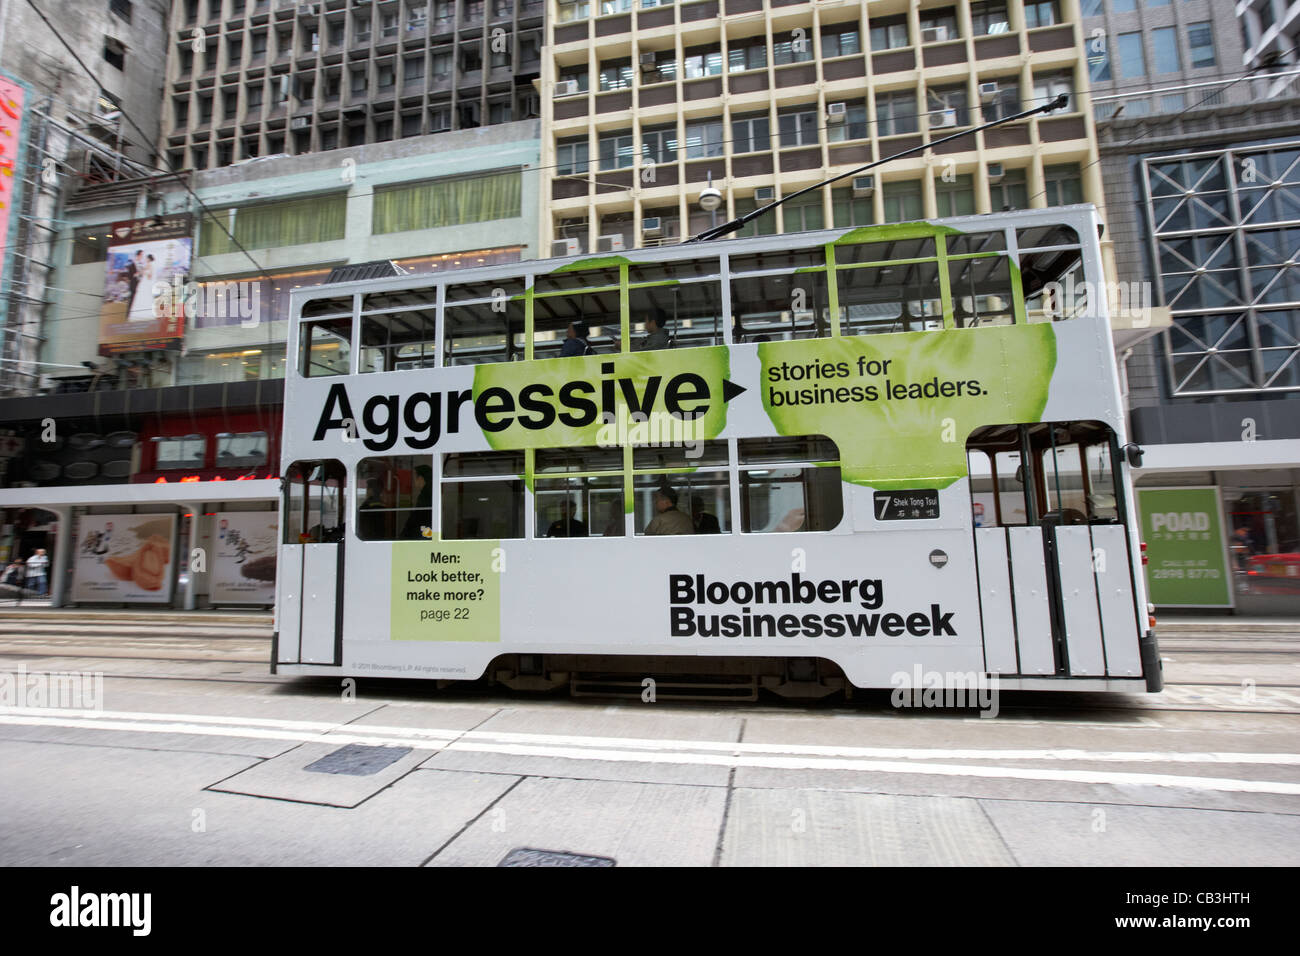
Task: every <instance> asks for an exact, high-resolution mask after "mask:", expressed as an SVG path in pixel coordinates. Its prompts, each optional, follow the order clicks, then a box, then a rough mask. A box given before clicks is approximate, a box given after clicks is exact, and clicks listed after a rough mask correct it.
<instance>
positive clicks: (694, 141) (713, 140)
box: [686, 120, 722, 159]
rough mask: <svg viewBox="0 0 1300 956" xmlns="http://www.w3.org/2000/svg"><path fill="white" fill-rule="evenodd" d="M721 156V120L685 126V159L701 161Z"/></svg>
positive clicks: (697, 122)
mask: <svg viewBox="0 0 1300 956" xmlns="http://www.w3.org/2000/svg"><path fill="white" fill-rule="evenodd" d="M721 155H722V120H707V121H696V122H694V123H687V124H686V158H687V159H703V158H706V157H710V156H721Z"/></svg>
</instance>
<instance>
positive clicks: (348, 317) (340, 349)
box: [298, 295, 352, 378]
mask: <svg viewBox="0 0 1300 956" xmlns="http://www.w3.org/2000/svg"><path fill="white" fill-rule="evenodd" d="M302 319H303V321H302V324H301V325H300V326H299V329H298V349H299V357H298V368H299V370H300V371H301V373H302V376H303V377H304V378H320V377H322V376H329V375H347V374H348V372H349V371H350V370H351V363H352V296H350V295H349V296H343V297H339V298H332V299H312V300H311V301H309V302H307V303H306V304H305V305H304V306H303V310H302Z"/></svg>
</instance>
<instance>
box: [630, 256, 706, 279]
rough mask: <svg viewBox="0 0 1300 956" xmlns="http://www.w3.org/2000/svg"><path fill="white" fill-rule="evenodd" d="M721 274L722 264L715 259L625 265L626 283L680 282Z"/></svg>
mask: <svg viewBox="0 0 1300 956" xmlns="http://www.w3.org/2000/svg"><path fill="white" fill-rule="evenodd" d="M721 274H722V266H721V263H720V262H719V260H717V259H696V258H691V259H676V260H670V261H668V262H650V263H645V264H642V265H630V266H628V267H627V281H628V285H640V284H641V283H643V282H669V281H678V282H680V281H684V280H688V279H702V278H706V277H709V276H719V275H721Z"/></svg>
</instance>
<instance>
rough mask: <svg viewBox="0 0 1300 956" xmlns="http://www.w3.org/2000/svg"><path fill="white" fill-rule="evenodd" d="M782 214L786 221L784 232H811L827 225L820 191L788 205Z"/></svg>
mask: <svg viewBox="0 0 1300 956" xmlns="http://www.w3.org/2000/svg"><path fill="white" fill-rule="evenodd" d="M781 212H782V215H783V217H784V219H785V228H784V229H783V230H782V231H783V232H811V231H812V230H814V229H822V228H825V225H826V216H825V215H824V213H823V210H822V197H821V191H820V190H818V191H817V192H812V193H809V194H808V195H806V196H800V197H799V198H798V199H796V200H794V201H793V202H788V203H786V204H785V205H784V206H782V207H781Z"/></svg>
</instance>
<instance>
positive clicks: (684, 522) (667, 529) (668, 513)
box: [645, 483, 695, 534]
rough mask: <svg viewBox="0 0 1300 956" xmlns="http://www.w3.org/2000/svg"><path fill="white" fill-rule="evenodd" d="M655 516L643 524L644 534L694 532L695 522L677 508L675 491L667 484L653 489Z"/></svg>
mask: <svg viewBox="0 0 1300 956" xmlns="http://www.w3.org/2000/svg"><path fill="white" fill-rule="evenodd" d="M654 506H655V516H654V517H653V518H651V519H650V523H649V524H648V525H646V526H645V533H646V534H694V533H695V522H694V521H692V520H691V517H690V515H688V514H685V513H684V512H681V511H678V510H677V491H676V490H675V489H674V488H672V487H671V486H670V485H668V484H666V483H665V484H662V485H660V486H659V487H658V488H656V489H655V494H654Z"/></svg>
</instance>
